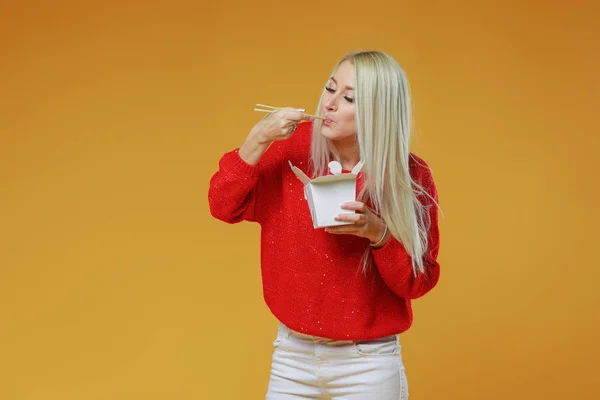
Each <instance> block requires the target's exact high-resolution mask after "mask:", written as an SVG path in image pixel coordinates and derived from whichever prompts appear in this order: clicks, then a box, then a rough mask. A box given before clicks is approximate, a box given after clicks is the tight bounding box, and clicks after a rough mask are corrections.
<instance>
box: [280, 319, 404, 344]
mask: <svg viewBox="0 0 600 400" xmlns="http://www.w3.org/2000/svg"><path fill="white" fill-rule="evenodd" d="M279 331H280V333H282V334H283V335H284V336H287V337H290V336H294V337H297V338H301V339H307V340H312V341H319V342H323V343H328V342H330V343H339V344H345V343H358V342H360V343H366V342H371V343H385V342H391V341H399V336H398V335H390V336H384V337H380V338H376V339H367V340H336V339H328V338H324V337H320V336H314V335H307V334H305V333H301V332H297V331H295V330H293V329H290V328H288V327H287V326H285V325H284V324H283V323H280V324H279Z"/></svg>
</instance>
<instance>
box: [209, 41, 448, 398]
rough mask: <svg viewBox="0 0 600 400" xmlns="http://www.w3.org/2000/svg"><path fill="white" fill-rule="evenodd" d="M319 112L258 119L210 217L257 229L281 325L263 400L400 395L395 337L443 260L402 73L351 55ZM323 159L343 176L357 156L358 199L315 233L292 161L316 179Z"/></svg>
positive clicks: (267, 287)
mask: <svg viewBox="0 0 600 400" xmlns="http://www.w3.org/2000/svg"><path fill="white" fill-rule="evenodd" d="M316 113H317V114H318V115H319V116H321V117H323V118H325V119H324V120H321V119H313V118H311V117H310V116H307V115H306V114H305V113H304V110H300V109H294V108H287V109H285V110H281V111H277V112H274V113H272V114H269V115H268V116H267V117H265V118H263V119H262V120H261V121H260V122H258V123H257V124H256V125H255V126H254V127H253V128H252V129H251V131H250V133H249V134H248V136H247V139H246V140H245V142H244V143H243V144H242V146H241V147H240V148H239V149H235V150H233V151H230V152H228V153H225V154H224V155H223V157H222V158H221V160H220V162H219V169H218V171H217V172H216V173H215V175H214V176H213V178H212V180H211V183H210V188H209V203H210V209H211V213H212V215H213V216H214V217H215V218H218V219H220V220H223V221H225V222H228V223H237V222H240V221H244V220H245V221H253V222H257V223H259V224H260V225H261V270H262V278H263V293H264V299H265V302H266V304H267V305H268V307H269V308H270V310H271V312H272V313H273V315H274V316H275V317H276V318H277V319H278V320H279V322H280V325H279V330H278V334H277V338H276V339H275V342H274V353H273V359H272V366H271V377H270V381H269V384H268V389H267V399H282V400H285V399H300V398H309V399H347V400H353V399H378V400H388V399H389V400H392V399H394V400H397V399H406V398H408V385H407V380H406V373H405V369H404V365H403V362H402V356H401V346H400V339H399V337H400V334H402V333H403V332H405V331H406V330H408V329H409V327H410V326H411V324H412V319H413V315H412V309H411V301H412V300H414V299H416V298H418V297H421V296H423V295H425V294H426V293H428V292H429V291H430V290H431V289H432V288H433V287H434V286H435V285H436V284H437V282H438V279H439V273H440V271H439V269H440V268H439V264H438V262H437V256H438V249H439V231H438V224H437V223H438V210H437V205H438V204H437V190H436V187H435V184H434V181H433V177H432V174H431V171H430V169H429V167H428V166H427V164H426V163H425V162H424V161H423V160H422V159H420V158H419V157H418V156H416V155H415V154H412V153H410V152H409V142H410V134H411V107H410V96H409V89H408V83H407V80H406V77H405V74H404V72H403V70H402V69H401V67H400V66H399V65H398V63H397V62H396V61H395V60H394V59H393V58H391V57H390V56H389V55H387V54H385V53H383V52H378V51H360V52H354V53H350V54H347V55H346V56H344V57H343V58H342V59H341V60H340V61H339V62H338V63H337V64H336V66H335V68H334V70H333V73H332V74H331V75H330V77H329V79H328V81H327V83H326V85H325V87H324V89H323V92H322V94H321V98H320V101H319V105H318V108H317V112H316ZM301 122H304V123H301ZM332 160H335V161H338V162H339V163H340V164H341V166H342V168H343V170H344V171H345V172H348V171H350V170H352V168H353V167H355V166H356V165H357V164H358V163H359V162H360V161H362V162H364V166H363V168H362V171H361V172H360V173H359V175H358V177H357V201H353V202H350V203H347V204H343V205H341V206H340V214H339V215H338V216H337V217H336V219H338V220H340V221H346V222H347V223H346V224H343V225H336V226H333V227H328V228H325V229H315V228H314V227H313V222H312V219H311V215H310V211H309V207H308V205H307V202H306V199H305V198H304V191H303V184H302V182H301V181H300V180H299V179H298V178H297V177H296V175H295V174H294V172H293V171H292V170H291V168H290V165H289V163H288V161H289V162H291V163H292V164H293V165H295V166H297V167H299V168H300V169H301V170H303V172H304V173H305V174H306V175H309V176H312V177H316V176H320V175H325V174H328V173H329V171H328V163H329V162H330V161H332ZM348 211H350V212H348Z"/></svg>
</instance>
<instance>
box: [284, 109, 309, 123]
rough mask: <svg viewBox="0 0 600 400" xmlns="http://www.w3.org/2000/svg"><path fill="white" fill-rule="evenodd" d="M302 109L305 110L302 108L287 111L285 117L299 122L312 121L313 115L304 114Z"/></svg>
mask: <svg viewBox="0 0 600 400" xmlns="http://www.w3.org/2000/svg"><path fill="white" fill-rule="evenodd" d="M304 111H305V110H304V109H302V110H298V111H293V112H289V113H287V114H286V118H287V119H289V120H290V121H294V122H296V123H299V122H302V121H313V120H314V117H312V116H310V115H307V114H305V113H304Z"/></svg>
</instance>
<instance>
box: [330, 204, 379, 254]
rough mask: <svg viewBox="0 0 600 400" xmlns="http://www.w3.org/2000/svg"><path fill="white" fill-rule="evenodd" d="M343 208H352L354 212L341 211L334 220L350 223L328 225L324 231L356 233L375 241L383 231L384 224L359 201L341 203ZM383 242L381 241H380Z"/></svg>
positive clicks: (338, 233) (344, 233)
mask: <svg viewBox="0 0 600 400" xmlns="http://www.w3.org/2000/svg"><path fill="white" fill-rule="evenodd" d="M342 209H343V210H354V212H355V213H354V214H350V213H342V214H338V215H337V216H336V217H335V220H336V221H347V222H352V224H347V225H337V226H329V227H327V228H325V232H329V233H333V234H337V235H356V236H360V237H364V238H367V239H369V240H370V241H371V243H377V242H378V241H379V240H380V239H381V236H382V235H383V233H384V232H385V224H384V222H383V221H382V220H381V218H379V217H378V216H377V215H375V214H374V213H372V212H371V210H369V209H368V208H367V206H365V204H364V203H362V202H360V201H351V202H349V203H344V204H342ZM382 244H383V243H382Z"/></svg>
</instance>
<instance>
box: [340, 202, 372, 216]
mask: <svg viewBox="0 0 600 400" xmlns="http://www.w3.org/2000/svg"><path fill="white" fill-rule="evenodd" d="M341 207H342V209H344V210H354V211H357V212H359V213H365V212H367V207H365V204H364V203H363V202H360V201H350V202H348V203H344V204H342V206H341Z"/></svg>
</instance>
